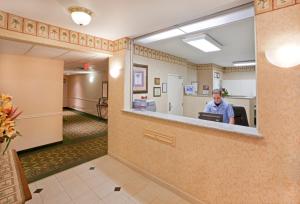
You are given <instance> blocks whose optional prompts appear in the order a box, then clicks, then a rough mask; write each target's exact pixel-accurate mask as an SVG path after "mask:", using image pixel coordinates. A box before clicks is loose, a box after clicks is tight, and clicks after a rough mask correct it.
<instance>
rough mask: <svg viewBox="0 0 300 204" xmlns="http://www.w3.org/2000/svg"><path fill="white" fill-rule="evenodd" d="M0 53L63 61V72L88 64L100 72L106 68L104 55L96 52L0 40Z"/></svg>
mask: <svg viewBox="0 0 300 204" xmlns="http://www.w3.org/2000/svg"><path fill="white" fill-rule="evenodd" d="M0 53H3V54H17V55H26V56H33V57H44V58H51V59H58V60H63V61H64V62H65V65H64V68H65V70H70V69H71V70H74V69H77V68H78V67H82V66H83V64H84V63H89V64H90V66H91V67H93V69H94V70H100V69H104V68H107V61H108V60H107V59H108V57H107V56H106V55H102V54H99V53H96V52H77V51H72V50H67V49H60V48H54V47H48V46H41V45H35V44H30V43H23V42H16V41H10V40H4V39H0Z"/></svg>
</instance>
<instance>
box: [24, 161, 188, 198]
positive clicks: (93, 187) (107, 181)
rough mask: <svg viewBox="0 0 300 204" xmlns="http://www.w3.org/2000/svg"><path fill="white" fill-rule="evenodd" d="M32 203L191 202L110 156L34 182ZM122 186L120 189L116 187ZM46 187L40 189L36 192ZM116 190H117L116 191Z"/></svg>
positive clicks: (31, 187) (31, 185) (32, 185)
mask: <svg viewBox="0 0 300 204" xmlns="http://www.w3.org/2000/svg"><path fill="white" fill-rule="evenodd" d="M29 186H30V190H31V192H32V196H33V199H32V200H30V201H29V202H27V203H28V204H29V203H30V204H40V203H47V204H48V203H54V204H70V203H74V204H75V203H76V204H79V203H83V204H94V203H95V204H96V203H97V204H142V203H143V204H187V203H188V202H187V201H185V200H183V199H182V198H181V197H179V196H178V195H176V194H174V193H172V192H171V191H169V190H167V189H165V188H163V187H162V186H160V185H158V184H156V183H154V182H153V181H151V180H149V179H147V178H146V177H144V176H142V175H141V174H139V173H137V172H135V171H133V170H132V169H130V168H128V167H127V166H125V165H124V164H122V163H120V162H118V161H117V160H115V159H113V158H111V157H110V156H104V157H100V158H98V159H95V160H92V161H90V162H87V163H84V164H82V165H79V166H76V167H74V168H71V169H68V170H66V171H63V172H61V173H58V174H55V175H53V176H50V177H47V178H45V179H42V180H39V181H36V182H34V183H31V184H30V185H29ZM116 187H121V189H120V191H117V190H118V189H115V188H116ZM38 189H42V190H41V192H40V193H33V192H34V191H36V190H37V191H38ZM115 190H116V191H115Z"/></svg>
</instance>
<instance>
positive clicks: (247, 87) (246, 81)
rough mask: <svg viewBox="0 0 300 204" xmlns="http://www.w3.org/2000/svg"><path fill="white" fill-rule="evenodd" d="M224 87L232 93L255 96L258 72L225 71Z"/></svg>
mask: <svg viewBox="0 0 300 204" xmlns="http://www.w3.org/2000/svg"><path fill="white" fill-rule="evenodd" d="M222 87H223V88H226V89H227V90H228V92H229V94H230V95H235V96H251V97H255V96H256V73H255V71H251V72H250V71H249V72H246V71H245V72H225V73H224V74H223V80H222Z"/></svg>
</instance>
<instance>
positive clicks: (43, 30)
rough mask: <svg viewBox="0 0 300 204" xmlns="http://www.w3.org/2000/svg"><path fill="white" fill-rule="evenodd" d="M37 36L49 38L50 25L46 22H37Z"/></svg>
mask: <svg viewBox="0 0 300 204" xmlns="http://www.w3.org/2000/svg"><path fill="white" fill-rule="evenodd" d="M37 36H39V37H42V38H48V36H49V26H48V25H47V24H45V23H40V22H38V23H37Z"/></svg>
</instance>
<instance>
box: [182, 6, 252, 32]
mask: <svg viewBox="0 0 300 204" xmlns="http://www.w3.org/2000/svg"><path fill="white" fill-rule="evenodd" d="M253 16H254V8H253V6H251V7H245V8H241V9H238V10H234V11H231V12H228V13H225V14H221V15H218V16H215V17H212V18H208V19H205V20H202V21H198V22H195V23H192V24H188V25H185V26H181V27H179V29H180V30H182V31H184V32H185V33H192V32H196V31H203V30H207V29H209V28H214V27H217V26H222V25H226V24H229V23H233V22H236V21H240V20H244V19H247V18H250V17H253Z"/></svg>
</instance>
